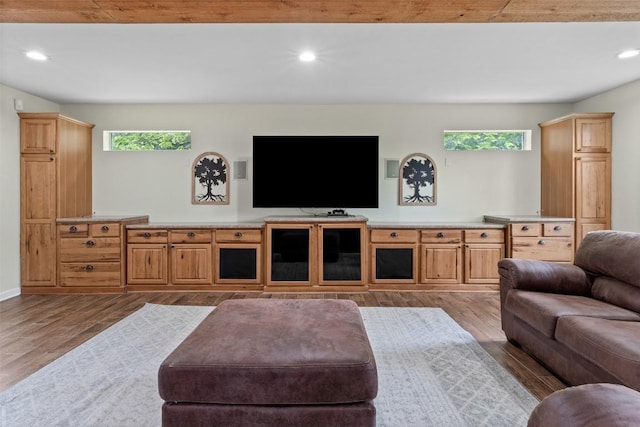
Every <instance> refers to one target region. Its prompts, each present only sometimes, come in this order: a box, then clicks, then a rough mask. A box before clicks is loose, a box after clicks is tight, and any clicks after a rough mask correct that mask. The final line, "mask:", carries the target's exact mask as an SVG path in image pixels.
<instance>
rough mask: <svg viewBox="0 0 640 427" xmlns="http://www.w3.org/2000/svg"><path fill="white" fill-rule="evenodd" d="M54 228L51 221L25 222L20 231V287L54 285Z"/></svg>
mask: <svg viewBox="0 0 640 427" xmlns="http://www.w3.org/2000/svg"><path fill="white" fill-rule="evenodd" d="M55 230H56V228H55V224H54V223H53V222H52V221H49V222H25V223H24V224H23V225H22V229H21V236H20V237H21V239H20V240H21V244H20V258H21V259H20V261H21V263H20V267H21V268H20V275H21V281H22V286H55V285H56V252H57V251H56V238H55V234H56V231H55Z"/></svg>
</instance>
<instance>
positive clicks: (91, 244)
mask: <svg viewBox="0 0 640 427" xmlns="http://www.w3.org/2000/svg"><path fill="white" fill-rule="evenodd" d="M85 244H86V245H87V246H89V247H91V246H95V245H96V242H94V241H93V240H87V243H85Z"/></svg>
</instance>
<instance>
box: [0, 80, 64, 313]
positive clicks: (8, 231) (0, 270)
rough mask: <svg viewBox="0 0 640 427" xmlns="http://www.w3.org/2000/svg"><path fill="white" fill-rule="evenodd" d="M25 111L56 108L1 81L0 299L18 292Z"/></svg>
mask: <svg viewBox="0 0 640 427" xmlns="http://www.w3.org/2000/svg"><path fill="white" fill-rule="evenodd" d="M14 99H21V100H22V102H23V105H24V111H29V112H58V111H59V110H60V106H59V105H58V104H55V103H53V102H50V101H47V100H45V99H42V98H39V97H37V96H33V95H30V94H27V93H25V92H21V91H19V90H15V89H13V88H10V87H7V86H3V85H0V301H2V300H3V299H6V298H9V297H11V296H14V295H18V294H19V293H20V117H18V114H17V112H16V110H15V109H14V107H13V105H14V104H13V100H14Z"/></svg>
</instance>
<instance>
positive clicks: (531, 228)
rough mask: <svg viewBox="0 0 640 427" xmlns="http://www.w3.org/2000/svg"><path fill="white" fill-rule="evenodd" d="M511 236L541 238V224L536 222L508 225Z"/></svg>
mask: <svg viewBox="0 0 640 427" xmlns="http://www.w3.org/2000/svg"><path fill="white" fill-rule="evenodd" d="M509 227H511V235H512V236H523V237H536V236H542V233H541V228H542V224H540V223H537V222H531V223H524V222H521V223H517V224H509Z"/></svg>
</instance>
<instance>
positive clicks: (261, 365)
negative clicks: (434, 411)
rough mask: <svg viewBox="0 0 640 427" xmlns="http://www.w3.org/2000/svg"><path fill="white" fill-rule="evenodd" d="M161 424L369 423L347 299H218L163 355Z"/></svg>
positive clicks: (366, 375)
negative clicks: (205, 314)
mask: <svg viewBox="0 0 640 427" xmlns="http://www.w3.org/2000/svg"><path fill="white" fill-rule="evenodd" d="M158 388H159V392H160V396H161V397H162V398H163V399H164V400H165V403H164V405H163V407H162V425H163V426H165V427H166V426H178V425H179V426H199V425H202V426H204V425H207V426H213V425H222V426H252V427H253V426H301V425H305V424H306V425H308V426H314V427H317V426H331V427H337V426H349V427H353V426H374V425H375V415H376V411H375V406H374V404H373V399H374V398H375V397H376V395H377V392H378V374H377V370H376V364H375V359H374V356H373V352H372V350H371V346H370V344H369V339H368V337H367V334H366V331H365V328H364V323H363V321H362V317H361V315H360V311H359V309H358V306H357V305H356V303H354V302H353V301H350V300H320V299H317V300H316V299H308V300H293V299H278V300H272V299H244V300H226V301H224V302H222V303H220V304H219V305H218V307H217V308H216V309H215V310H213V312H212V313H211V314H209V315H208V316H207V317H206V318H205V319H204V320H203V321H202V323H201V324H200V325H198V327H196V329H195V330H194V331H193V332H192V333H191V334H190V335H189V336H188V337H187V338H186V339H185V340H184V341H183V342H182V343H181V344H180V345H179V346H178V347H177V348H176V349H175V350H174V351H173V352H172V353H171V354H170V355H169V356H167V358H166V359H165V360H164V362H162V364H161V366H160V369H159V372H158Z"/></svg>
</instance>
